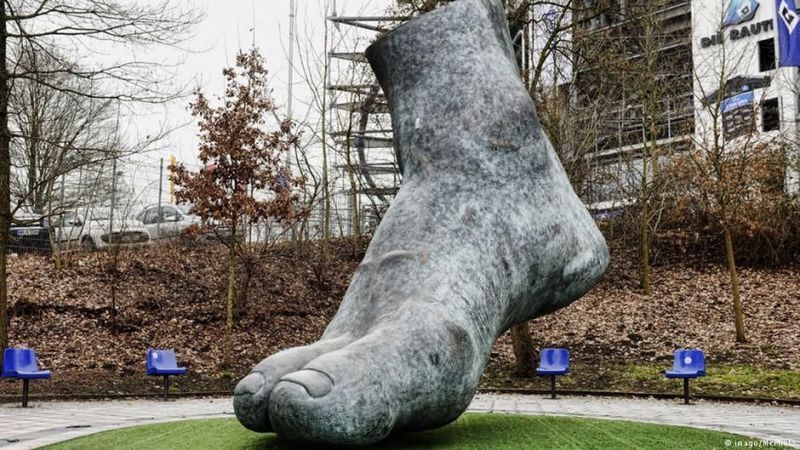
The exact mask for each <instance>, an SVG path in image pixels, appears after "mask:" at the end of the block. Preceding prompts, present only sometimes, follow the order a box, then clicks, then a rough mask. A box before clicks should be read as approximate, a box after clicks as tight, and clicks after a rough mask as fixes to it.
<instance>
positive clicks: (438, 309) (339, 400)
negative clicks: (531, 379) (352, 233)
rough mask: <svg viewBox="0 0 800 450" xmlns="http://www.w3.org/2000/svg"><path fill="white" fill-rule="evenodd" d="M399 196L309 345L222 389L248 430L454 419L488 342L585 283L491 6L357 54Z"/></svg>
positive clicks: (573, 227) (580, 210)
mask: <svg viewBox="0 0 800 450" xmlns="http://www.w3.org/2000/svg"><path fill="white" fill-rule="evenodd" d="M367 57H368V58H369V61H370V63H371V64H372V68H373V70H374V71H375V74H376V75H377V77H378V81H379V82H380V84H381V86H382V87H383V91H384V93H385V94H386V97H387V100H388V102H389V106H390V110H391V115H392V125H393V128H394V131H395V151H396V152H397V156H398V158H399V160H400V162H401V164H402V167H403V187H402V188H401V189H400V191H399V193H398V194H397V197H396V198H395V200H394V202H393V203H392V206H391V208H390V209H389V211H388V212H387V213H386V215H385V217H384V218H383V221H382V222H381V224H380V226H379V227H378V229H377V231H376V232H375V235H374V237H373V239H372V242H371V243H370V246H369V248H368V249H367V253H366V256H365V258H364V261H363V262H362V264H361V265H360V266H359V268H358V270H357V271H356V273H355V275H354V277H353V280H352V282H351V284H350V287H349V289H348V290H347V293H346V294H345V297H344V299H343V301H342V304H341V307H340V308H339V311H338V312H337V314H336V316H335V317H334V318H333V320H332V321H331V323H330V324H329V325H328V327H327V329H326V330H325V333H324V334H323V336H322V338H321V339H320V340H319V341H318V342H316V343H314V344H312V345H309V346H306V347H299V348H295V349H290V350H286V351H283V352H280V353H278V354H276V355H273V356H271V357H269V358H267V359H265V360H264V361H262V362H261V363H260V364H258V365H257V366H256V367H255V368H254V369H253V372H252V373H251V374H250V375H248V376H247V377H246V378H244V379H243V380H242V381H241V382H240V383H239V385H238V386H237V388H236V392H235V399H234V405H235V409H236V415H237V417H238V418H239V420H240V421H241V422H242V423H243V424H244V425H245V426H246V427H248V428H250V429H252V430H255V431H264V432H266V431H274V432H276V433H278V434H279V435H281V436H284V437H287V438H290V439H298V440H304V441H313V442H324V443H333V444H366V443H372V442H377V441H380V440H382V439H384V438H385V437H386V436H388V435H389V433H391V432H395V431H402V430H424V429H429V428H434V427H438V426H442V425H445V424H447V423H449V422H451V421H453V420H455V419H456V418H457V417H458V416H459V415H460V414H461V413H462V412H463V411H464V410H465V409H466V407H467V405H468V404H469V402H470V400H471V398H472V396H473V394H474V392H475V389H476V387H477V384H478V380H479V378H480V375H481V372H482V371H483V369H484V367H485V365H486V362H487V360H488V358H489V353H490V351H491V348H492V344H493V343H494V342H495V340H496V339H497V337H498V336H500V335H501V334H502V333H503V332H505V331H506V330H507V329H508V328H510V327H511V326H512V325H514V324H517V323H520V322H522V321H525V320H529V319H532V318H535V317H538V316H541V315H543V314H546V313H549V312H551V311H554V310H556V309H559V308H561V307H564V306H566V305H568V304H569V303H571V302H572V301H574V300H576V299H578V298H579V297H580V296H582V295H583V294H584V293H585V292H586V291H588V290H589V289H590V288H591V286H592V285H593V284H594V283H595V282H596V281H597V280H598V279H599V278H600V276H601V275H602V273H603V272H604V271H605V268H606V266H607V263H608V250H607V248H606V244H605V241H604V239H603V237H602V235H601V234H600V232H599V231H598V229H597V227H596V226H595V224H594V222H593V221H592V219H591V217H590V216H589V214H588V212H587V211H586V208H585V207H584V206H583V204H582V203H581V201H580V200H579V199H578V197H577V196H576V195H575V193H574V192H573V190H572V188H571V186H570V184H569V180H567V177H566V175H565V173H564V170H563V168H562V166H561V164H560V162H559V160H558V158H557V156H556V154H555V152H554V151H553V148H552V146H551V145H550V143H549V141H548V139H547V137H546V136H545V135H544V133H543V132H542V130H541V127H540V125H539V123H538V119H537V117H536V112H535V111H534V107H533V103H532V102H531V99H530V96H529V95H528V93H527V92H526V90H525V87H524V86H523V84H522V82H521V80H520V78H519V69H518V67H517V64H516V60H515V58H514V52H513V49H512V45H511V38H510V36H509V31H508V25H507V22H506V17H505V14H504V11H503V7H502V5H501V2H500V0H458V1H456V2H454V3H451V4H449V5H447V6H444V7H442V8H439V9H438V10H436V11H434V12H431V13H428V14H425V15H422V16H420V17H418V18H416V19H414V20H412V21H410V22H408V23H406V24H404V25H402V26H400V27H398V28H397V29H396V30H395V31H393V32H391V33H389V34H387V35H385V36H383V37H382V38H380V39H379V40H378V41H377V42H375V43H374V44H373V45H372V46H370V48H369V49H368V50H367Z"/></svg>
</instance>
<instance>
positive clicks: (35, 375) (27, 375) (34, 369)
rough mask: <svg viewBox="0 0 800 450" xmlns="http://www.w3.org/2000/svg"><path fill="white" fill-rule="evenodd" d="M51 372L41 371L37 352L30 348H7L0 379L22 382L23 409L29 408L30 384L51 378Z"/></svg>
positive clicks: (4, 353)
mask: <svg viewBox="0 0 800 450" xmlns="http://www.w3.org/2000/svg"><path fill="white" fill-rule="evenodd" d="M50 375H51V373H50V371H49V370H39V366H38V364H37V363H36V352H35V351H33V349H30V348H7V349H5V351H4V352H3V370H2V371H0V377H3V378H16V379H18V380H22V407H23V408H26V407H27V406H28V382H29V381H30V380H37V379H45V378H50Z"/></svg>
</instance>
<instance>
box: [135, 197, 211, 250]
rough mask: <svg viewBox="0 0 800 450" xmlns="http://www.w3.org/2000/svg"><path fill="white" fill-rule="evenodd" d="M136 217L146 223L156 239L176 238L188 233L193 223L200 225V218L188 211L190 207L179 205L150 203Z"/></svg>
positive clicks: (153, 238) (149, 231)
mask: <svg viewBox="0 0 800 450" xmlns="http://www.w3.org/2000/svg"><path fill="white" fill-rule="evenodd" d="M136 219H137V220H139V221H140V222H142V224H144V227H145V229H147V231H148V233H150V238H151V239H152V240H154V241H156V240H160V239H174V238H179V237H182V236H185V235H186V230H188V229H189V227H191V226H192V225H200V218H199V217H197V216H195V215H193V214H189V213H188V208H185V207H183V206H177V205H170V204H166V205H161V207H160V208H159V206H158V205H150V206H148V207H146V208H144V209H143V210H142V212H140V213H139V214H138V215H137V216H136Z"/></svg>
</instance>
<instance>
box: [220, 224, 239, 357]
mask: <svg viewBox="0 0 800 450" xmlns="http://www.w3.org/2000/svg"><path fill="white" fill-rule="evenodd" d="M231 240H232V242H231V244H230V246H229V247H228V298H227V301H226V302H225V345H224V347H223V362H222V365H223V367H224V368H225V369H230V368H231V354H232V353H233V302H234V286H235V285H236V252H235V249H234V245H236V244H235V242H236V234H235V233H234V234H232V235H231Z"/></svg>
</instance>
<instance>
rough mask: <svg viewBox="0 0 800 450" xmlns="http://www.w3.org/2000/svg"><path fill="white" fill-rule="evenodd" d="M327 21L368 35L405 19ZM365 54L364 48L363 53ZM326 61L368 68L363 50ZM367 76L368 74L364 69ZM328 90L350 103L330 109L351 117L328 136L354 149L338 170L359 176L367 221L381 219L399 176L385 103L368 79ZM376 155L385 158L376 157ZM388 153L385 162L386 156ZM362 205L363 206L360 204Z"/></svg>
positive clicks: (340, 18)
mask: <svg viewBox="0 0 800 450" xmlns="http://www.w3.org/2000/svg"><path fill="white" fill-rule="evenodd" d="M328 20H329V21H330V22H331V23H333V24H334V26H335V27H337V28H338V27H339V26H340V25H345V26H350V27H356V28H360V29H365V30H369V31H373V32H375V33H377V34H382V33H386V32H388V31H391V30H392V29H393V28H394V27H395V26H396V25H398V24H400V23H403V22H405V21H406V20H408V17H399V16H333V17H328ZM364 50H366V49H364ZM328 56H329V57H330V58H331V59H337V60H340V61H345V62H348V63H350V64H353V65H354V66H358V65H366V64H369V61H367V57H366V56H365V54H364V51H360V52H338V51H331V52H329V53H328ZM365 72H369V73H370V74H371V71H365ZM327 88H328V89H329V90H330V91H336V92H343V93H347V94H351V95H350V97H351V98H350V99H349V100H350V101H342V102H337V103H334V104H333V105H331V108H333V109H335V110H338V111H341V112H344V113H345V114H349V115H350V120H349V121H348V123H350V124H351V126H349V127H347V129H344V130H337V131H334V132H332V133H331V135H332V137H333V138H334V140H335V142H336V145H337V146H339V147H340V148H342V149H343V150H345V151H352V150H354V152H353V154H354V156H355V160H353V161H351V162H350V164H342V165H339V166H337V169H339V170H343V171H347V172H349V173H352V174H354V175H355V176H356V177H357V178H358V189H357V192H356V194H358V195H359V196H366V197H367V203H368V204H369V207H363V208H361V210H362V212H363V213H366V214H367V217H366V218H365V221H366V222H372V221H380V216H381V215H382V213H383V212H384V211H386V209H388V207H389V205H390V204H391V201H392V199H393V198H394V196H395V195H396V194H397V191H398V190H399V188H400V182H401V179H402V174H401V172H400V165H399V163H398V161H397V158H396V155H395V153H394V134H393V131H392V129H391V127H390V126H388V127H387V126H385V125H384V126H380V124H387V123H390V121H389V120H387V117H386V116H387V115H388V114H389V105H388V103H387V102H386V97H385V96H384V95H383V92H382V91H381V88H380V86H379V85H378V82H377V80H375V78H374V76H373V75H370V76H369V79H366V80H361V81H360V82H359V83H357V84H348V83H344V84H342V83H336V82H332V83H330V84H329V85H328V86H327ZM377 154H380V155H381V156H384V158H383V159H381V158H379V157H378V156H377ZM387 155H389V158H390V159H389V160H388V161H387V160H386V156H387ZM362 203H363V202H362Z"/></svg>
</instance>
